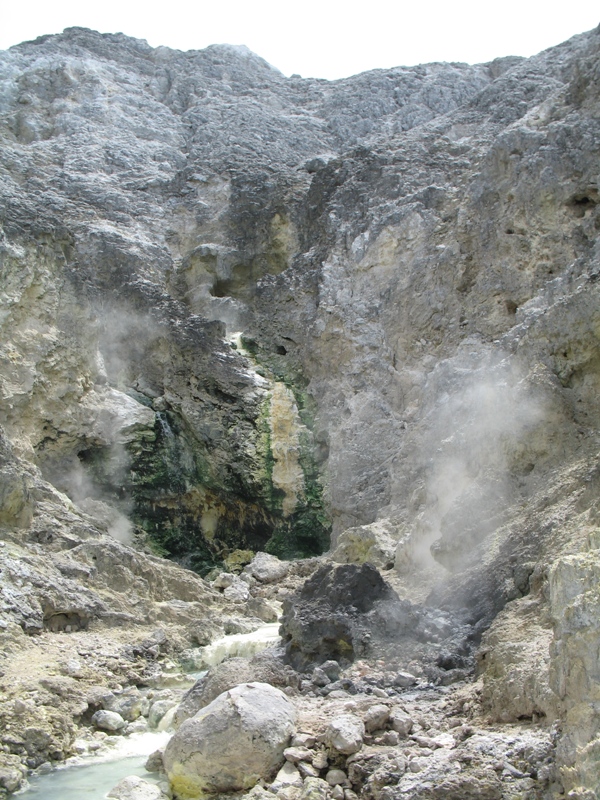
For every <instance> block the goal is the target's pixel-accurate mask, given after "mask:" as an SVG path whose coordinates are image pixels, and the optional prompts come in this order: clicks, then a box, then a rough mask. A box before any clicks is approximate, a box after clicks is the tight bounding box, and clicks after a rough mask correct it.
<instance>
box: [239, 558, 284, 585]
mask: <svg viewBox="0 0 600 800" xmlns="http://www.w3.org/2000/svg"><path fill="white" fill-rule="evenodd" d="M244 572H245V573H247V574H248V575H251V576H252V577H253V578H256V580H257V581H260V582H261V583H274V582H275V581H279V580H281V579H282V578H285V576H286V575H287V574H288V572H289V565H288V564H287V563H286V562H285V561H280V560H279V559H278V558H277V557H276V556H272V555H269V553H257V554H256V555H255V556H254V558H253V559H252V561H251V562H250V563H249V564H248V566H246V567H244Z"/></svg>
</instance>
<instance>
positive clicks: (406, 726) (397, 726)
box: [390, 706, 413, 736]
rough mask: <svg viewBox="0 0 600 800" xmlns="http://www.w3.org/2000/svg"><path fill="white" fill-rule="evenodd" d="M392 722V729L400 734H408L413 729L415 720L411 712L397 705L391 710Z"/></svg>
mask: <svg viewBox="0 0 600 800" xmlns="http://www.w3.org/2000/svg"><path fill="white" fill-rule="evenodd" d="M390 723H391V726H392V729H393V730H395V731H396V732H397V733H399V734H400V736H408V735H409V734H410V732H411V731H412V729H413V721H412V719H411V717H410V715H409V714H407V713H406V711H404V709H402V708H400V706H396V707H395V708H393V709H392V710H391V712H390Z"/></svg>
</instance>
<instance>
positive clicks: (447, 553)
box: [413, 350, 544, 570]
mask: <svg viewBox="0 0 600 800" xmlns="http://www.w3.org/2000/svg"><path fill="white" fill-rule="evenodd" d="M429 384H430V386H429V389H428V392H431V390H433V395H434V396H435V397H436V402H435V403H434V405H433V407H432V408H431V410H430V411H429V413H428V415H427V416H428V422H429V430H428V434H427V435H426V437H425V446H424V452H425V453H426V454H427V456H428V457H427V467H426V502H425V510H424V511H423V512H422V514H421V515H420V517H419V519H418V520H417V530H416V531H415V533H416V536H415V537H414V538H413V542H416V544H415V549H414V552H413V558H414V559H415V560H416V561H418V562H421V563H423V564H426V563H431V555H430V547H431V546H432V545H433V550H434V551H435V557H436V560H438V561H439V562H440V563H442V564H444V566H446V567H448V568H449V569H451V570H455V569H460V568H461V566H464V563H465V562H466V561H468V560H469V559H470V558H471V557H473V556H474V555H475V552H476V549H477V546H478V544H479V543H480V542H481V541H482V540H483V539H484V538H485V537H486V536H487V535H488V534H490V533H492V532H493V531H494V530H496V529H497V528H498V527H499V525H501V524H502V521H503V520H504V519H506V516H507V514H508V513H509V510H510V507H511V504H512V503H513V502H514V501H515V500H517V499H518V488H517V483H518V481H517V480H516V479H517V478H518V476H519V475H523V474H527V472H528V471H530V470H532V469H533V468H534V462H533V461H532V458H534V456H532V451H531V448H530V447H529V445H528V439H529V436H530V434H532V433H533V432H534V431H535V428H536V427H537V426H538V425H539V423H540V422H542V420H543V417H544V412H543V405H542V403H541V401H540V400H539V397H538V396H537V395H536V393H535V392H533V391H532V389H531V388H530V387H529V386H528V384H527V382H526V379H525V377H524V376H523V374H522V373H521V370H520V369H519V367H518V365H517V363H516V361H515V359H514V358H511V357H509V356H506V355H505V354H491V355H490V354H489V353H486V352H482V351H481V350H478V351H476V352H471V353H469V354H468V355H467V356H464V355H461V356H459V357H457V358H456V359H452V360H451V361H447V362H443V363H442V364H440V365H439V367H438V368H436V370H435V371H434V373H433V375H432V376H431V380H430V381H429Z"/></svg>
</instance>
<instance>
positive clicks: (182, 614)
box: [0, 28, 600, 796]
mask: <svg viewBox="0 0 600 800" xmlns="http://www.w3.org/2000/svg"><path fill="white" fill-rule="evenodd" d="M599 52H600V31H599V30H598V29H597V30H595V31H591V32H590V33H587V34H582V35H581V36H577V37H574V38H573V39H571V40H570V41H568V42H566V43H564V44H562V45H560V46H558V47H555V48H552V49H550V50H547V51H545V52H544V53H541V54H540V55H538V56H536V57H534V58H531V59H527V60H525V59H514V58H508V59H500V60H497V61H495V62H492V63H491V64H484V65H476V66H468V65H463V64H431V65H425V66H420V67H413V68H402V67H399V68H396V69H391V70H376V71H373V72H370V73H365V74H364V75H359V76H354V77H352V78H348V79H345V80H343V81H335V82H327V81H318V80H304V79H301V78H297V77H294V78H289V79H288V78H285V77H284V76H283V75H281V74H280V73H279V72H278V71H277V70H276V69H274V68H272V67H270V66H269V65H268V64H266V63H265V62H264V61H262V59H260V58H259V57H258V56H255V55H254V54H252V53H250V52H249V51H247V50H246V49H244V48H235V47H229V46H213V47H210V48H207V49H206V50H204V51H200V52H190V53H179V52H176V51H172V50H169V49H168V48H157V49H152V48H150V47H149V46H148V45H147V44H146V43H145V42H142V41H139V40H135V39H130V38H128V37H125V36H123V35H100V34H97V33H95V32H93V31H88V30H85V29H81V28H72V29H68V30H67V31H65V32H64V33H63V34H61V35H58V36H48V37H41V38H40V39H38V40H36V41H35V42H28V43H24V44H22V45H19V46H17V47H15V48H11V50H9V51H7V52H4V53H0V312H1V313H0V425H2V430H3V432H2V435H1V438H0V479H1V480H0V503H1V505H0V526H1V535H2V540H3V541H4V542H6V544H5V546H4V548H3V549H2V553H1V555H2V559H3V572H2V584H1V591H2V608H1V609H0V614H1V619H2V625H3V627H2V628H1V630H0V635H1V636H2V638H3V639H5V640H6V641H7V642H9V643H10V647H11V648H17V649H18V648H19V647H23V648H25V649H27V648H28V647H30V643H29V644H28V643H27V642H28V641H29V640H27V639H26V637H27V636H28V635H30V634H39V635H40V636H42V637H49V636H51V635H55V634H56V633H60V634H61V635H63V634H64V635H67V634H68V635H71V634H73V635H74V636H78V635H80V634H82V635H83V634H85V633H86V631H85V629H86V628H88V629H90V628H91V629H92V630H91V632H92V633H93V632H94V629H95V626H98V627H99V628H100V629H102V630H104V631H108V630H112V631H113V632H114V635H115V636H116V635H117V633H118V629H119V626H124V627H125V628H128V626H132V628H133V629H136V626H137V627H139V628H140V639H142V638H143V637H142V636H141V629H142V628H144V626H149V628H152V627H156V626H157V625H159V624H163V623H164V624H169V625H171V624H172V625H173V626H174V636H175V638H176V639H177V640H178V646H184V644H185V643H184V640H185V639H186V637H188V642H187V644H189V636H191V635H192V634H191V633H190V631H191V629H192V628H193V626H194V624H195V625H196V633H194V634H193V635H194V636H196V637H198V630H197V627H198V620H197V617H198V616H199V615H200V616H201V617H202V620H204V621H205V624H206V629H207V632H205V633H202V632H201V633H200V637H201V638H203V640H204V638H207V637H208V638H210V636H209V633H210V631H213V630H216V629H217V628H218V621H217V620H216V618H215V617H216V616H218V614H219V613H220V609H221V607H222V606H221V605H219V604H222V603H224V602H226V601H225V600H223V599H222V598H221V596H220V595H218V594H217V592H216V591H213V590H210V589H209V588H208V587H207V586H206V585H205V584H204V583H202V581H201V580H200V578H197V577H194V576H193V575H192V574H191V573H189V572H186V571H185V570H183V569H181V568H180V567H177V566H175V565H173V564H170V565H167V564H165V563H164V562H162V561H160V560H159V559H158V558H157V557H156V556H155V555H150V553H149V552H142V550H143V548H146V550H148V548H149V547H153V548H154V552H157V551H158V552H160V553H161V554H163V555H164V554H166V555H169V556H171V557H173V558H175V559H177V560H179V561H180V562H181V563H182V564H183V565H184V566H188V567H193V568H194V569H196V570H197V571H200V572H202V573H204V572H206V571H207V570H208V569H210V568H211V567H212V566H213V565H214V564H216V563H219V562H221V561H222V560H223V559H224V558H226V557H227V556H228V554H229V553H231V551H234V550H236V549H237V548H244V549H252V550H267V551H269V552H271V553H275V554H277V555H279V556H280V557H296V556H301V555H313V554H317V553H320V552H322V551H323V550H324V549H326V548H327V547H328V545H329V542H330V535H331V542H332V544H333V545H336V544H337V543H338V541H339V542H340V545H341V546H342V550H343V549H344V546H345V543H347V540H348V538H349V535H346V537H345V538H344V537H343V536H342V534H343V533H344V531H346V530H348V529H353V530H355V531H356V530H362V531H365V530H367V531H368V529H369V526H373V525H375V526H376V527H377V528H378V529H382V530H383V529H385V532H386V536H387V535H391V536H392V537H393V539H394V544H395V545H396V569H397V572H398V575H397V578H396V582H395V585H396V586H397V588H398V591H399V592H400V593H401V594H404V595H406V602H407V603H408V602H409V600H411V599H412V600H413V601H414V600H419V601H421V602H422V601H425V600H426V602H427V604H428V606H429V607H430V609H432V610H431V614H432V615H433V616H435V615H436V614H442V615H447V617H448V618H451V619H456V620H460V625H465V626H466V628H468V630H469V631H471V634H472V635H471V642H470V643H471V644H477V642H478V641H479V640H480V638H481V636H482V635H483V634H484V632H485V631H486V630H487V633H485V638H484V639H483V643H482V649H481V651H480V658H479V662H478V663H479V670H480V672H481V676H482V681H483V695H482V701H483V703H484V705H485V707H486V708H487V711H488V712H489V713H490V715H491V716H492V718H494V719H498V720H502V721H511V720H514V718H515V717H517V716H519V715H521V716H522V715H523V714H525V715H527V716H531V717H532V718H533V717H534V716H535V718H536V719H537V718H538V717H541V718H542V719H543V718H545V719H546V720H547V721H549V722H550V721H552V719H554V718H556V719H558V718H560V719H561V720H562V723H563V738H562V740H561V743H560V744H559V747H558V750H557V752H558V758H559V763H560V765H561V766H562V767H563V768H564V769H563V781H564V785H565V787H566V789H567V791H570V790H571V789H573V791H581V792H585V791H586V790H587V787H589V786H591V785H592V784H593V781H594V780H595V777H594V776H595V775H596V772H595V770H596V767H595V766H594V765H595V764H596V762H597V759H596V757H595V755H594V753H595V752H596V748H597V746H598V731H600V726H599V725H598V722H597V719H596V717H597V714H596V712H595V710H594V709H595V705H594V703H595V702H596V698H595V695H594V694H593V691H592V688H590V687H593V684H594V680H595V678H594V674H595V673H594V668H593V666H592V665H591V662H590V658H589V653H591V652H593V651H594V648H595V647H596V643H597V635H596V632H595V627H594V624H593V622H592V621H591V617H593V613H592V610H593V608H594V602H595V600H594V596H593V587H592V586H591V584H590V585H589V586H588V584H587V583H586V581H587V580H588V578H587V577H586V576H589V575H591V574H595V573H594V569H595V567H593V561H594V552H595V551H594V549H593V548H592V549H590V546H589V542H590V541H595V539H594V538H593V537H594V535H595V531H596V528H597V525H598V501H599V497H600V489H599V485H598V470H597V449H598V447H597V445H598V441H597V439H598V423H599V422H600V419H599V416H598V404H597V393H598V386H599V381H600V360H599V359H598V345H599V341H598V340H599V331H600V321H599V319H598V313H599V312H598V308H600V303H599V298H598V293H599V291H600V289H599V286H600V283H599V282H598V276H599V275H600V249H599V247H600V245H599V243H598V242H599V238H598V233H599V230H600V216H599V214H600V195H599V187H598V167H597V165H598V157H599V148H600V144H599V141H598V136H597V128H598V119H599V116H600V89H599V86H600V81H599V75H598V63H599V58H598V56H599ZM374 530H375V528H371V532H373V531H374ZM361 536H362V535H361ZM590 537H591V538H590ZM363 538H364V537H363ZM367 538H368V537H367ZM132 545H135V547H134V549H132V547H131V546H132ZM353 546H355V545H353ZM140 548H141V549H140ZM350 549H351V548H350ZM358 549H360V548H358ZM339 552H340V553H341V550H340V551H339ZM432 554H433V559H432V558H431V555H432ZM378 557H379V556H378ZM343 558H344V560H346V555H344V556H343ZM356 558H357V560H363V555H362V554H361V553H358V555H357V556H356ZM389 558H390V544H389V542H387V541H386V542H385V553H384V554H383V556H382V563H381V566H382V567H384V568H386V567H388V566H389V564H390V562H389ZM590 564H592V566H590ZM566 587H570V588H566ZM25 589H26V590H27V591H25ZM403 599H405V598H403ZM211 607H214V608H215V611H216V614H214V615H213V614H212V613H208V612H209V610H210V608H211ZM439 609H442V611H439ZM242 613H245V611H244V612H242ZM423 613H425V612H423ZM427 613H429V612H427ZM186 631H187V632H186ZM149 633H150V630H145V631H144V636H145V635H148V634H149ZM513 640H514V646H511V647H509V646H508V642H510V641H513ZM43 641H45V640H43ZM548 642H551V643H550V644H549V645H548ZM48 646H50V644H48ZM152 647H153V645H151V646H150V650H152ZM83 649H84V650H85V648H83ZM146 650H147V651H148V648H147V649H146ZM86 652H87V651H86ZM144 652H146V651H144ZM148 652H149V651H148ZM447 655H448V658H446V655H444V654H443V653H440V659H441V660H440V665H439V669H445V667H444V664H445V665H446V666H448V667H450V665H451V664H453V663H457V662H456V658H455V656H456V652H455V651H452V652H449V653H448V654H447ZM461 657H462V656H461ZM465 657H466V656H465ZM146 660H147V659H146ZM150 660H151V659H150ZM516 662H519V667H518V669H517V670H516V671H515V670H511V669H508V665H509V664H510V663H516ZM575 662H577V663H578V664H579V663H581V664H583V665H584V666H583V667H582V669H583V673H582V674H581V675H580V674H579V672H577V670H574V668H573V664H574V663H575ZM453 668H454V667H451V669H453ZM457 668H458V667H457ZM507 698H508V699H507ZM80 705H81V704H80ZM86 708H87V706H86ZM6 713H7V714H8V713H9V712H8V711H6ZM11 713H12V712H11ZM48 713H49V712H48ZM81 713H84V712H81ZM544 715H545V717H544ZM551 718H552V719H551ZM582 720H583V722H582ZM53 725H54V723H53ZM58 727H59V726H57V725H54V727H53V728H52V731H53V733H52V734H51V735H50V739H51V740H52V746H51V750H52V752H53V753H55V754H56V757H62V756H60V754H62V755H63V756H64V754H66V753H67V752H68V748H69V746H70V741H72V736H71V733H70V732H69V731H70V729H69V730H63V731H62V732H61V733H60V735H59V734H58V733H57V730H58ZM67 727H68V726H67ZM11 736H12V734H11ZM13 740H14V741H13ZM17 740H18V741H17ZM5 744H6V745H7V747H8V749H9V750H10V751H11V752H10V753H9V754H7V760H6V762H5V764H6V765H7V766H6V769H7V772H6V776H7V777H6V781H8V783H10V785H11V786H13V784H14V782H15V780H17V779H16V778H15V775H14V770H15V769H17V768H16V767H15V765H14V763H13V761H12V760H11V758H13V757H15V756H18V757H19V758H21V757H23V759H25V760H26V759H27V758H30V759H32V762H36V761H37V760H39V758H43V757H44V754H45V755H47V754H48V752H49V750H48V747H46V749H45V750H44V748H43V747H42V748H41V749H39V748H38V749H36V747H34V745H33V744H31V743H28V742H26V741H24V740H22V739H19V738H18V737H16V736H12V738H11V739H10V741H8V740H6V741H5ZM28 746H29V748H30V750H31V751H32V753H33V755H29V756H27V755H24V754H25V753H26V752H27V747H28ZM49 747H50V746H49ZM9 756H10V758H9ZM17 771H18V770H17ZM448 780H450V779H448ZM486 780H487V778H486ZM451 783H452V781H450V783H449V784H448V786H450V784H451ZM487 783H488V784H489V786H490V787H491V788H490V790H489V791H490V793H491V795H490V796H494V793H496V794H497V782H496V781H495V779H492V777H491V776H489V780H487ZM451 788H452V787H451ZM415 791H417V790H415ZM448 791H450V788H449V789H448ZM452 791H454V792H455V793H456V792H458V793H460V792H463V793H465V796H466V793H467V792H468V791H471V790H470V788H468V787H467V786H466V784H465V785H464V786H462V788H460V787H459V788H456V787H454V788H452Z"/></svg>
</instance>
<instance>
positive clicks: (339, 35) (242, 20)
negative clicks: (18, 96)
mask: <svg viewBox="0 0 600 800" xmlns="http://www.w3.org/2000/svg"><path fill="white" fill-rule="evenodd" d="M599 23H600V4H599V3H598V0H577V1H576V2H573V3H560V4H557V3H554V4H552V3H549V2H548V0H496V2H491V3H490V2H487V3H486V2H482V1H481V0H363V2H361V3H357V2H353V0H295V1H293V2H285V0H254V1H252V0H220V1H219V0H209V1H207V0H188V1H187V2H182V0H169V2H165V0H162V2H160V3H158V2H156V3H153V0H144V2H141V0H93V1H92V2H89V0H88V1H87V2H86V0H83V1H82V0H26V2H22V3H17V2H15V0H0V50H2V49H6V48H7V47H11V46H12V45H14V44H17V43H19V42H22V41H24V40H27V39H34V38H35V37H36V36H41V35H42V34H45V33H59V32H60V31H62V30H63V29H64V28H66V27H69V26H71V25H81V26H84V27H86V28H94V29H96V30H99V31H101V32H103V33H107V32H110V33H115V32H118V31H122V32H123V33H126V34H128V35H130V36H136V37H138V38H140V39H147V41H148V42H149V43H150V44H151V45H153V46H158V45H167V46H168V47H173V48H178V49H180V50H192V49H196V50H197V49H200V48H203V47H206V46H207V45H209V44H215V43H224V42H226V43H228V44H245V45H247V46H248V47H249V48H250V49H251V50H254V52H255V53H258V55H260V56H262V57H263V58H265V59H266V60H267V61H269V62H270V63H271V64H273V66H275V67H277V68H278V69H280V70H281V71H282V72H283V73H285V74H286V75H290V74H292V73H298V74H300V75H302V76H303V77H317V78H340V77H345V76H347V75H353V74H355V73H357V72H362V71H363V70H367V69H374V68H376V67H392V66H399V65H412V64H422V63H426V62H428V61H466V62H468V63H471V64H473V63H478V62H482V61H490V60H492V59H493V58H496V57H497V56H505V55H521V56H529V55H533V54H534V53H538V52H539V51H540V50H544V49H545V48H546V47H551V46H552V45H555V44H559V43H560V42H562V41H564V40H565V39H568V38H569V37H571V36H573V35H574V34H576V33H582V32H583V31H587V30H590V29H591V28H594V27H596V26H597V25H598V24H599Z"/></svg>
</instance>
